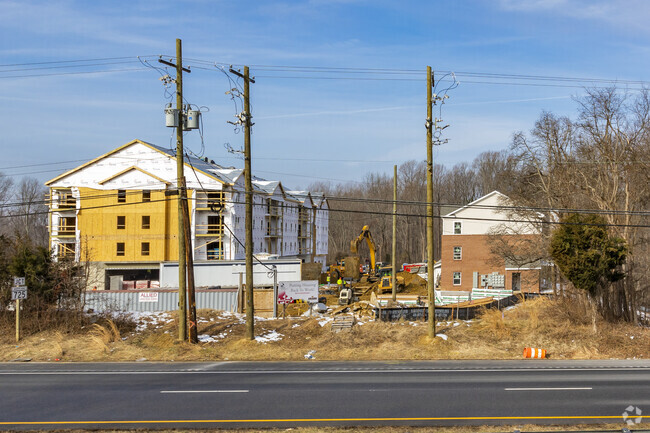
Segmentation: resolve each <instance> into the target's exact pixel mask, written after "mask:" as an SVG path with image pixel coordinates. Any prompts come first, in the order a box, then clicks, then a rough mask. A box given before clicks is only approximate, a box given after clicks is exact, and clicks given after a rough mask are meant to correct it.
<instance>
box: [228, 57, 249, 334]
mask: <svg viewBox="0 0 650 433" xmlns="http://www.w3.org/2000/svg"><path fill="white" fill-rule="evenodd" d="M230 72H231V73H232V74H235V75H237V76H238V77H240V78H242V79H243V80H244V112H243V113H242V115H243V117H244V119H243V121H244V125H243V126H244V188H245V191H246V220H245V221H244V228H245V230H246V241H245V242H244V246H245V248H246V338H248V339H249V340H252V339H254V338H255V310H254V308H255V307H254V305H253V304H254V302H253V180H252V178H253V176H252V173H251V126H253V123H252V122H251V118H252V116H251V101H250V83H254V82H255V80H254V79H252V78H251V77H250V76H249V71H248V66H244V74H243V75H242V74H241V73H240V72H239V71H236V70H234V69H233V68H230Z"/></svg>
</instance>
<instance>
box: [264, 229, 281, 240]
mask: <svg viewBox="0 0 650 433" xmlns="http://www.w3.org/2000/svg"><path fill="white" fill-rule="evenodd" d="M280 236H282V228H280V227H267V228H266V234H265V235H264V237H265V238H267V239H268V238H279V237H280Z"/></svg>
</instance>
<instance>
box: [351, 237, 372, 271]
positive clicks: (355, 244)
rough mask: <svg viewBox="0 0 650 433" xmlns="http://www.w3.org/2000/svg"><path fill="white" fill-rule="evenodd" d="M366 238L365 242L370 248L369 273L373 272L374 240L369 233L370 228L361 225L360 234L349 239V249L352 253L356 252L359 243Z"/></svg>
mask: <svg viewBox="0 0 650 433" xmlns="http://www.w3.org/2000/svg"><path fill="white" fill-rule="evenodd" d="M364 239H365V240H366V243H367V244H368V249H369V250H370V273H371V274H372V273H374V272H375V263H376V262H375V241H373V240H372V235H371V234H370V228H368V226H363V228H362V229H361V234H360V235H359V236H358V237H357V238H356V239H354V240H353V241H350V251H351V252H352V254H357V253H358V252H359V244H360V243H361V242H362V241H363V240H364Z"/></svg>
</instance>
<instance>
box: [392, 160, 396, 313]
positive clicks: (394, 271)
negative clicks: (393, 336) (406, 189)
mask: <svg viewBox="0 0 650 433" xmlns="http://www.w3.org/2000/svg"><path fill="white" fill-rule="evenodd" d="M392 257H393V271H392V272H391V275H392V276H391V278H392V281H391V284H392V287H393V302H395V301H397V166H396V165H394V166H393V251H392Z"/></svg>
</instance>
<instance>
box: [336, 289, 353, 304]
mask: <svg viewBox="0 0 650 433" xmlns="http://www.w3.org/2000/svg"><path fill="white" fill-rule="evenodd" d="M354 299H355V296H354V289H353V288H352V287H343V288H342V289H341V291H340V292H339V305H349V304H351V303H352V302H354Z"/></svg>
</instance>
